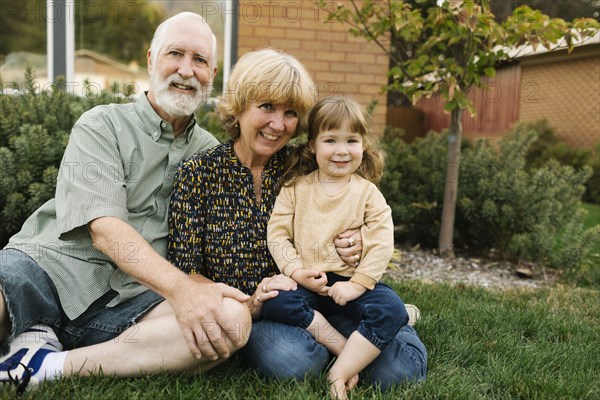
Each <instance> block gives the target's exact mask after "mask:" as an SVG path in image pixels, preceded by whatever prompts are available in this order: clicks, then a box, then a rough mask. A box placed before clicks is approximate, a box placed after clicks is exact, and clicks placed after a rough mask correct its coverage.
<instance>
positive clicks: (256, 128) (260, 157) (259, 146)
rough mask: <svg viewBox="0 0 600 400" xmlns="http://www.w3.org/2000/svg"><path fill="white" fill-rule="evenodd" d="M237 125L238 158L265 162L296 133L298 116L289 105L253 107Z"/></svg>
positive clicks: (267, 104) (252, 105)
mask: <svg viewBox="0 0 600 400" xmlns="http://www.w3.org/2000/svg"><path fill="white" fill-rule="evenodd" d="M238 121H239V123H240V138H239V139H238V141H239V142H240V143H239V145H240V146H239V147H238V149H239V151H242V152H243V154H238V157H240V158H243V159H247V160H253V161H255V162H263V161H264V162H266V161H268V160H269V159H270V158H271V157H272V156H273V155H274V154H275V153H276V152H278V151H279V150H280V149H281V148H282V147H283V146H285V144H286V143H287V142H288V141H289V140H290V139H291V138H292V136H294V134H295V133H296V127H297V126H298V112H296V110H294V109H293V108H292V107H290V106H289V105H287V104H273V103H269V102H263V103H251V104H250V106H249V107H248V109H247V110H246V111H244V112H243V113H242V115H240V116H239V117H238Z"/></svg>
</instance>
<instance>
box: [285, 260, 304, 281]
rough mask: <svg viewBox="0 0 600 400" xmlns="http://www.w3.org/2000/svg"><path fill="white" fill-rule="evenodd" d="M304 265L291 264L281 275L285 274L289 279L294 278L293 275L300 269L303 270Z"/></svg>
mask: <svg viewBox="0 0 600 400" xmlns="http://www.w3.org/2000/svg"><path fill="white" fill-rule="evenodd" d="M302 268H303V267H302V264H299V263H289V264H288V265H286V266H285V267H284V268H283V269H282V270H281V273H282V274H284V275H285V276H288V277H290V278H291V277H292V274H293V273H294V271H296V270H298V269H302Z"/></svg>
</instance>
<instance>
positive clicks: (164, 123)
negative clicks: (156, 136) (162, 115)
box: [160, 121, 167, 129]
mask: <svg viewBox="0 0 600 400" xmlns="http://www.w3.org/2000/svg"><path fill="white" fill-rule="evenodd" d="M160 127H161V128H163V129H165V128H166V127H167V123H166V122H165V121H162V122H161V123H160Z"/></svg>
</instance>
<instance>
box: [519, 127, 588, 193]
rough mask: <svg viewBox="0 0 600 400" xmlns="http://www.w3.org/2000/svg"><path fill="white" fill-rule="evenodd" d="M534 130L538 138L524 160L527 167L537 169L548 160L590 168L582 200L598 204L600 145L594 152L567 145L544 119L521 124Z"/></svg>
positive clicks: (574, 166) (578, 167)
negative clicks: (590, 173)
mask: <svg viewBox="0 0 600 400" xmlns="http://www.w3.org/2000/svg"><path fill="white" fill-rule="evenodd" d="M522 125H523V126H524V127H526V128H528V129H532V130H534V131H535V132H536V133H537V135H538V138H537V140H535V141H534V142H533V143H532V144H531V146H530V147H529V150H528V151H527V155H526V159H527V165H528V166H529V167H535V168H539V167H541V166H543V165H545V164H546V163H547V162H548V161H549V160H556V161H558V162H559V163H561V164H563V165H570V166H571V167H573V168H575V169H581V168H583V167H584V166H586V165H589V166H591V167H592V176H591V178H590V179H589V180H588V181H587V182H586V184H585V187H586V190H585V193H584V195H583V200H584V201H585V202H589V203H595V204H600V189H599V186H600V143H599V144H598V145H597V146H596V149H595V151H590V150H588V149H578V148H574V147H572V146H570V145H568V144H567V143H566V142H565V141H564V140H563V139H561V138H559V137H558V136H556V134H555V132H554V128H552V127H551V126H550V125H549V124H548V121H547V120H545V119H542V120H539V121H535V122H528V123H523V124H522Z"/></svg>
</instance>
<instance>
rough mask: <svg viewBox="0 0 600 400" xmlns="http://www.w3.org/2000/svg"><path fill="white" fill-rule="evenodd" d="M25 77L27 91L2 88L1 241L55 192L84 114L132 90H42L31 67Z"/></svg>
mask: <svg viewBox="0 0 600 400" xmlns="http://www.w3.org/2000/svg"><path fill="white" fill-rule="evenodd" d="M25 79H26V83H25V85H23V86H22V88H21V89H22V92H20V93H18V94H15V95H5V94H0V104H1V107H0V220H1V221H2V224H0V246H4V244H6V243H7V241H8V239H9V238H10V236H12V235H13V234H14V233H16V232H17V231H18V230H19V229H20V228H21V225H23V222H24V221H25V219H26V218H27V217H28V216H29V215H30V214H31V213H32V212H33V211H35V210H36V209H37V208H38V207H39V206H40V205H41V204H43V203H44V202H45V201H47V200H48V199H50V198H52V197H54V190H55V189H56V177H57V175H58V166H59V164H60V160H61V158H62V155H63V152H64V149H65V147H66V145H67V141H68V139H69V132H70V131H71V128H72V127H73V125H74V124H75V121H76V120H77V119H78V118H79V116H80V115H81V114H82V113H83V112H84V111H86V110H88V109H90V108H92V107H93V106H95V105H97V104H106V103H119V102H123V101H127V100H128V97H127V95H128V93H125V94H124V95H123V94H122V93H117V92H116V91H113V92H110V91H108V92H107V91H104V92H102V93H97V92H96V91H95V90H94V91H93V92H92V91H88V92H87V95H86V96H84V97H79V96H74V95H72V94H67V93H65V92H63V91H60V90H57V89H54V90H51V91H46V92H40V91H39V88H38V87H37V86H36V85H35V82H34V77H33V73H32V71H31V70H27V71H26V73H25ZM0 84H1V82H0ZM115 89H116V87H115Z"/></svg>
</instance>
